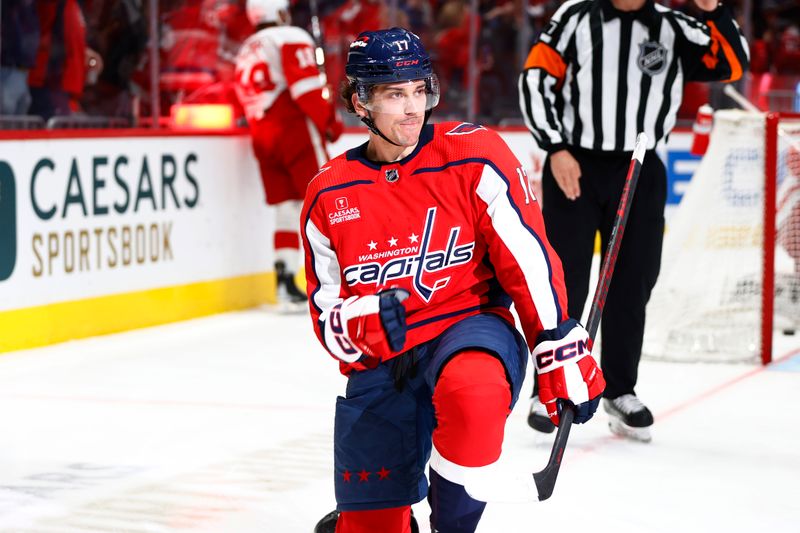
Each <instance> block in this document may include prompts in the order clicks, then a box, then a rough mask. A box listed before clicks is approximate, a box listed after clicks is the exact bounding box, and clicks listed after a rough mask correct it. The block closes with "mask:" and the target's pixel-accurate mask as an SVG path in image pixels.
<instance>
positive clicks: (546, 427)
mask: <svg viewBox="0 0 800 533" xmlns="http://www.w3.org/2000/svg"><path fill="white" fill-rule="evenodd" d="M528 425H529V426H530V427H532V428H533V429H535V430H536V431H540V432H542V433H552V432H553V431H555V429H556V425H555V424H553V422H552V421H551V420H550V417H549V416H548V415H547V408H546V407H545V406H544V404H543V403H542V402H540V401H539V396H538V395H537V396H534V397H533V398H531V411H530V413H529V414H528Z"/></svg>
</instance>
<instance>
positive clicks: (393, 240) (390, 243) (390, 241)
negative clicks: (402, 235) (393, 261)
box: [389, 237, 397, 246]
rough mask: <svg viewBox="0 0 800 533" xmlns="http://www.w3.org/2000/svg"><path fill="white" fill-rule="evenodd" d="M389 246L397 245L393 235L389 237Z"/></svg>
mask: <svg viewBox="0 0 800 533" xmlns="http://www.w3.org/2000/svg"><path fill="white" fill-rule="evenodd" d="M389 246H397V239H395V238H394V237H392V238H391V239H389Z"/></svg>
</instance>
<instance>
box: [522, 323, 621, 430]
mask: <svg viewBox="0 0 800 533" xmlns="http://www.w3.org/2000/svg"><path fill="white" fill-rule="evenodd" d="M538 341H539V342H538V344H537V345H536V347H535V348H534V349H533V361H534V364H535V365H536V372H537V374H538V379H539V399H540V400H541V401H542V403H543V404H544V405H545V407H547V414H548V415H549V416H550V420H552V421H553V423H554V424H556V425H558V422H559V417H558V415H559V413H560V411H561V409H562V407H563V405H562V404H563V402H570V403H572V404H573V405H574V406H575V423H576V424H582V423H583V422H586V421H588V420H589V419H590V418H592V415H594V412H595V410H597V405H598V404H599V403H600V395H601V394H603V390H604V389H605V388H606V381H605V379H604V378H603V371H602V370H600V368H599V367H598V366H597V363H596V362H595V360H594V357H592V354H591V351H590V346H591V343H590V339H589V333H588V332H587V331H586V330H585V329H584V328H583V326H581V325H580V324H579V323H578V322H577V321H576V320H574V319H572V318H570V319H569V320H566V321H564V322H562V323H561V324H559V326H558V327H557V328H555V329H548V330H545V331H543V332H541V333H540V334H539V339H538Z"/></svg>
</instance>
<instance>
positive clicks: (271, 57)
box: [236, 26, 338, 136]
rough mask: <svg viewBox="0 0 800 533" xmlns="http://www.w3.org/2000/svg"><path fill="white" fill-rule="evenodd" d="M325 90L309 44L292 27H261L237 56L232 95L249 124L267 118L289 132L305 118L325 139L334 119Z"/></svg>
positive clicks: (305, 35) (306, 37) (304, 33)
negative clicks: (236, 98) (237, 100)
mask: <svg viewBox="0 0 800 533" xmlns="http://www.w3.org/2000/svg"><path fill="white" fill-rule="evenodd" d="M324 85H325V84H324V80H323V77H322V76H321V75H320V72H319V69H318V68H317V62H316V59H315V57H314V41H313V40H312V39H311V36H310V35H309V34H308V32H307V31H305V30H303V29H302V28H298V27H296V26H274V27H270V28H265V29H263V30H261V31H259V32H257V33H255V34H254V35H252V36H250V37H249V38H248V39H247V40H246V41H245V42H244V43H243V44H242V46H241V48H240V49H239V53H238V54H237V56H236V95H237V96H238V98H239V102H240V103H241V104H242V107H243V108H244V110H245V115H246V116H247V120H248V121H250V122H254V121H257V120H261V119H262V118H266V119H269V120H270V121H272V122H276V123H277V124H278V125H279V127H291V123H292V122H295V121H298V120H299V121H301V122H305V120H306V118H308V119H310V120H312V121H313V123H314V124H315V125H316V127H317V130H318V131H319V133H320V134H321V135H323V136H324V135H325V134H326V132H327V131H328V130H329V129H331V128H332V127H334V126H333V125H334V123H336V122H337V120H338V119H337V117H336V113H335V108H334V105H333V103H332V102H331V101H330V100H329V99H327V98H325V97H324V94H323V89H324Z"/></svg>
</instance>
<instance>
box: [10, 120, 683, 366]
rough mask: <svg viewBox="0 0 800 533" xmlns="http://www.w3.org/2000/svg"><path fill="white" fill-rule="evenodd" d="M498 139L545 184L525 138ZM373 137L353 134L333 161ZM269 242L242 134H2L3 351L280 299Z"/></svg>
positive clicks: (678, 178) (539, 158) (675, 164)
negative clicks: (18, 136) (277, 295)
mask: <svg viewBox="0 0 800 533" xmlns="http://www.w3.org/2000/svg"><path fill="white" fill-rule="evenodd" d="M501 135H502V136H503V137H504V138H505V139H506V141H507V142H508V143H509V145H510V146H511V148H512V150H513V151H514V152H515V154H516V155H517V157H518V158H519V159H520V162H521V163H522V164H523V165H524V166H526V167H528V170H529V175H530V176H532V177H533V178H534V179H535V177H536V176H539V175H540V174H541V166H542V162H543V155H544V154H543V153H542V152H541V151H540V150H538V148H536V146H535V144H534V142H533V140H532V138H531V137H530V134H528V133H527V132H526V131H521V130H519V129H508V130H501ZM364 140H365V136H364V134H363V133H360V132H358V133H348V134H345V135H343V136H342V138H341V139H340V140H339V141H338V142H337V143H336V144H334V145H333V147H332V149H331V153H332V154H338V153H340V152H342V151H344V150H345V149H347V148H350V147H352V146H355V145H357V144H360V143H361V142H363V141H364ZM688 143H689V139H688V135H685V134H684V135H678V136H677V137H675V136H674V137H673V140H672V141H671V143H670V151H668V152H667V151H665V153H664V154H663V156H664V159H665V162H666V163H667V165H668V167H669V170H670V174H671V178H672V182H673V183H674V186H673V185H671V187H673V188H672V189H671V191H672V192H671V193H670V197H671V198H672V199H673V201H675V202H676V201H677V200H676V198H677V196H676V195H675V194H674V192H679V186H680V183H682V182H683V181H685V180H687V179H688V178H689V177H691V172H692V171H693V167H692V162H691V161H690V160H689V159H687V158H686V157H684V156H683V155H682V154H684V153H685V149H683V147H685V146H688ZM673 197H674V198H673ZM272 232H273V222H272V217H271V213H270V209H269V208H267V207H266V205H265V204H264V201H263V190H262V185H261V182H260V180H259V177H258V168H257V165H256V163H255V159H254V157H253V154H252V149H251V146H250V141H249V137H248V136H247V135H246V134H245V133H243V132H238V133H233V134H231V133H228V134H213V135H203V134H194V135H187V134H170V133H160V134H159V133H152V132H142V131H136V132H102V133H93V134H92V133H87V132H81V133H79V134H77V136H76V134H74V133H70V134H67V133H57V134H54V133H39V134H36V133H34V134H28V135H25V134H23V136H21V137H20V138H9V137H8V135H6V136H4V137H3V138H2V139H0V352H5V351H11V350H18V349H24V348H30V347H34V346H41V345H45V344H51V343H56V342H62V341H65V340H69V339H76V338H83V337H88V336H94V335H102V334H107V333H113V332H117V331H124V330H128V329H134V328H139V327H145V326H151V325H155V324H162V323H166V322H171V321H176V320H184V319H188V318H193V317H197V316H202V315H207V314H212V313H218V312H223V311H228V310H233V309H242V308H247V307H252V306H255V305H259V304H262V303H265V302H270V301H273V300H274V273H273V272H272V271H271V270H272V267H271V265H272V263H273V261H272V250H271V245H272Z"/></svg>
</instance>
